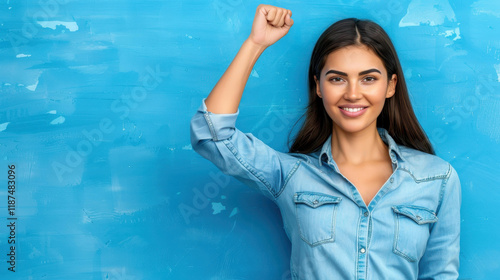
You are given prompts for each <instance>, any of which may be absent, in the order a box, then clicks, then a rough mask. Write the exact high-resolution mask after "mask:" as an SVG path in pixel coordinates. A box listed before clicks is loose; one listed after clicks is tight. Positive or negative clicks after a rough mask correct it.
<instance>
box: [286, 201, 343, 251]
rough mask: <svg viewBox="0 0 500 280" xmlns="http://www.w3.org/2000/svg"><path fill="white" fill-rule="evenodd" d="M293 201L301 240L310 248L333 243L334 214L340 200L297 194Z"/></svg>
mask: <svg viewBox="0 0 500 280" xmlns="http://www.w3.org/2000/svg"><path fill="white" fill-rule="evenodd" d="M293 200H294V202H295V216H296V217H297V224H298V229H299V233H300V237H301V238H302V240H304V241H305V242H306V243H307V244H309V245H311V246H316V245H319V244H322V243H326V242H333V241H334V240H335V213H336V211H337V205H338V203H340V201H341V200H342V198H341V197H336V196H331V195H327V194H323V193H317V192H297V193H295V195H294V197H293Z"/></svg>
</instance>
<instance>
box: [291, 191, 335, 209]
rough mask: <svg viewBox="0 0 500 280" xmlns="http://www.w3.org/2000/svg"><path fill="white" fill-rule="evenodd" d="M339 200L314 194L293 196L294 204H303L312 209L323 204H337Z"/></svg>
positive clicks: (299, 193)
mask: <svg viewBox="0 0 500 280" xmlns="http://www.w3.org/2000/svg"><path fill="white" fill-rule="evenodd" d="M341 200H342V198H341V197H337V196H332V195H328V194H324V193H316V192H297V193H295V195H294V196H293V201H294V202H295V203H304V204H307V205H309V206H311V207H313V208H316V207H318V206H321V205H324V204H332V203H339V202H340V201H341Z"/></svg>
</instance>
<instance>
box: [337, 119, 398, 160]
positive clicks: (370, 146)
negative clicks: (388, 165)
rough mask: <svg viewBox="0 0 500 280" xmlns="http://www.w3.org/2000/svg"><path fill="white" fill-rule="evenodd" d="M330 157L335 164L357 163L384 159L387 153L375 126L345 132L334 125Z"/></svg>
mask: <svg viewBox="0 0 500 280" xmlns="http://www.w3.org/2000/svg"><path fill="white" fill-rule="evenodd" d="M332 157H333V159H334V160H335V162H336V163H337V164H353V165H359V164H363V163H366V162H371V161H380V160H386V159H387V158H388V157H389V153H388V151H387V146H386V144H385V143H384V141H383V140H382V138H380V135H379V134H378V131H377V127H376V126H370V127H368V128H366V129H364V130H362V131H358V132H355V133H350V132H346V131H343V130H342V129H339V128H338V127H336V126H334V127H333V133H332Z"/></svg>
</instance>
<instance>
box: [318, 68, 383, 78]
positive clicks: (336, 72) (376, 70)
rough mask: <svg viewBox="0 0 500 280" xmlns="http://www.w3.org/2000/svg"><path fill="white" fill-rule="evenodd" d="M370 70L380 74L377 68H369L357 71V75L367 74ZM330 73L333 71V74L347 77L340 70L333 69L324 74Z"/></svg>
mask: <svg viewBox="0 0 500 280" xmlns="http://www.w3.org/2000/svg"><path fill="white" fill-rule="evenodd" d="M371 72H378V73H379V74H382V73H381V72H380V71H379V70H378V69H375V68H371V69H368V70H365V71H361V72H359V73H358V75H359V76H361V75H365V74H368V73H371ZM330 73H334V74H338V75H340V76H346V77H347V73H344V72H340V71H337V70H333V69H330V70H328V71H327V72H326V73H325V76H326V75H328V74H330Z"/></svg>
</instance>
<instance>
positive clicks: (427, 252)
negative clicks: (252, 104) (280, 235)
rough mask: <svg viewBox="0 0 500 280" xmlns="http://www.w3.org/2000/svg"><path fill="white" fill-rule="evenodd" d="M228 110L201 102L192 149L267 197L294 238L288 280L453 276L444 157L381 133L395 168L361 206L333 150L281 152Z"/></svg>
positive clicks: (454, 220) (453, 224) (450, 196)
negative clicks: (244, 129)
mask: <svg viewBox="0 0 500 280" xmlns="http://www.w3.org/2000/svg"><path fill="white" fill-rule="evenodd" d="M237 116H238V112H237V113H235V114H212V113H210V112H207V109H206V106H205V104H204V103H203V104H202V105H201V107H200V108H199V110H198V112H197V113H196V114H195V116H194V117H193V119H192V121H191V143H192V146H193V149H194V150H195V151H197V152H198V153H199V154H201V155H202V156H203V157H205V158H207V159H209V160H210V161H212V162H213V163H214V164H215V165H216V166H217V167H218V168H220V169H221V170H222V171H223V172H224V173H226V174H228V175H232V176H234V177H236V178H237V179H238V180H240V181H242V182H244V183H245V184H247V185H249V186H251V187H253V188H255V189H257V190H258V191H260V192H261V193H262V194H264V195H265V196H266V197H268V198H269V199H271V200H272V201H274V202H275V203H276V204H277V205H278V207H279V209H280V211H281V216H282V218H283V224H284V228H285V232H286V234H287V235H288V238H289V239H290V241H291V244H292V248H291V250H292V251H291V261H290V269H291V274H292V278H293V279H391V280H392V279H398V280H399V279H457V278H458V267H459V251H460V204H461V191H460V182H459V179H458V175H457V173H456V171H455V170H454V169H453V167H451V165H450V164H449V163H447V162H445V161H443V160H442V159H440V158H438V157H436V156H433V155H430V154H426V153H423V152H420V151H417V150H414V149H410V148H408V147H405V146H401V145H398V144H396V143H395V142H394V140H393V139H392V138H391V137H390V136H389V134H388V133H387V131H385V130H383V129H379V134H380V136H381V137H382V139H383V140H384V142H385V143H386V144H387V146H388V147H389V154H390V157H391V159H392V169H393V173H392V175H391V177H390V178H389V179H388V180H387V182H385V184H384V185H383V186H382V188H381V189H380V190H379V192H378V193H377V194H376V195H375V197H374V198H373V199H372V201H371V202H370V204H369V205H368V206H366V204H365V203H364V201H363V199H362V198H361V195H360V194H359V192H358V191H357V189H356V188H355V187H354V185H353V184H351V183H350V182H349V180H347V178H345V177H344V176H343V175H342V174H341V173H340V172H339V169H338V167H337V165H336V163H335V162H334V161H333V159H332V155H331V139H328V140H327V141H326V142H325V144H324V145H323V147H322V149H321V150H319V151H318V152H315V153H312V154H308V155H304V154H288V153H282V152H278V151H276V150H274V149H272V148H270V147H269V146H267V145H266V144H264V143H263V142H261V141H260V140H259V139H257V138H256V137H254V136H253V135H252V134H245V133H243V132H241V131H239V130H237V129H236V128H235V122H236V118H237Z"/></svg>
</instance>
